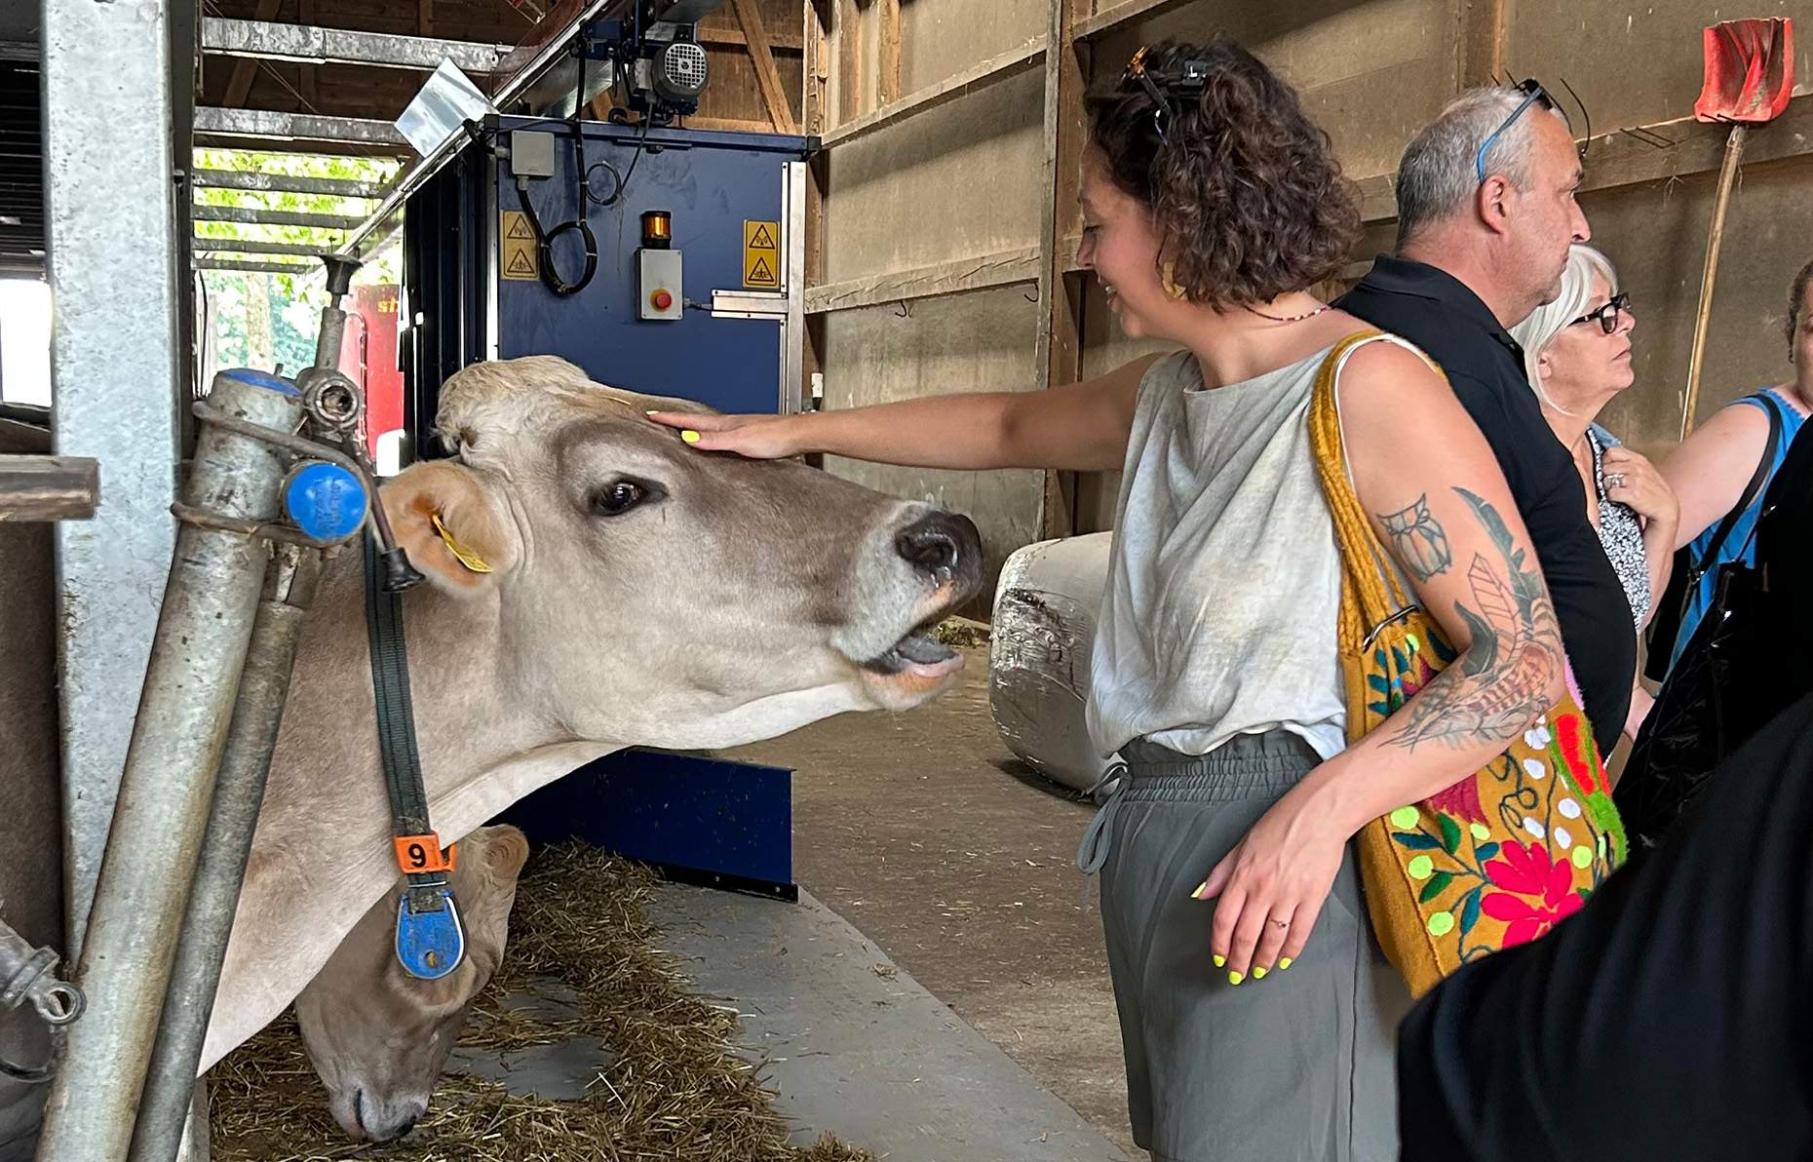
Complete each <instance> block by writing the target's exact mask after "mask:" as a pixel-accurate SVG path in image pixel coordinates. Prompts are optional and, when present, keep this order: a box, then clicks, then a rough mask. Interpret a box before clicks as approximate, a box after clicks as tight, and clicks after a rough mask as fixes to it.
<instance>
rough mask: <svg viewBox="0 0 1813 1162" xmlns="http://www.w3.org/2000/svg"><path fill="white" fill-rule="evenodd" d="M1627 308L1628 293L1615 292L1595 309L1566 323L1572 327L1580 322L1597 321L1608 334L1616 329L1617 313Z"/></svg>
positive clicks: (1628, 306)
mask: <svg viewBox="0 0 1813 1162" xmlns="http://www.w3.org/2000/svg"><path fill="white" fill-rule="evenodd" d="M1628 310H1630V295H1628V294H1615V295H1613V296H1612V298H1611V301H1610V302H1608V303H1606V304H1605V305H1604V306H1602V307H1600V308H1599V309H1598V310H1596V311H1588V312H1587V313H1586V314H1584V315H1581V316H1580V317H1579V318H1578V319H1573V320H1571V321H1570V322H1569V323H1568V326H1570V327H1574V326H1578V325H1579V324H1581V323H1598V324H1599V329H1600V330H1602V331H1604V332H1605V333H1606V334H1607V335H1609V334H1611V333H1612V332H1613V331H1616V330H1617V329H1618V316H1619V314H1621V313H1622V312H1624V311H1628Z"/></svg>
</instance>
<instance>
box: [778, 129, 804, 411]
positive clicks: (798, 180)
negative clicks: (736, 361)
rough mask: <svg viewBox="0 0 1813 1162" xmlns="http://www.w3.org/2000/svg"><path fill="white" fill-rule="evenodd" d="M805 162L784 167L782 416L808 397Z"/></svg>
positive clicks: (782, 194) (800, 408)
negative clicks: (785, 297) (785, 300)
mask: <svg viewBox="0 0 1813 1162" xmlns="http://www.w3.org/2000/svg"><path fill="white" fill-rule="evenodd" d="M806 164H807V163H806V162H803V161H790V162H788V163H787V164H786V165H784V166H782V167H781V174H782V177H781V182H782V185H781V214H782V217H783V218H785V219H786V228H785V229H783V230H782V231H781V243H782V245H784V246H786V248H787V258H786V268H787V282H786V287H787V321H786V323H785V324H784V325H783V326H782V327H781V398H780V411H781V413H782V414H783V415H787V414H792V413H797V412H800V411H803V410H804V409H805V398H806V370H805V368H806Z"/></svg>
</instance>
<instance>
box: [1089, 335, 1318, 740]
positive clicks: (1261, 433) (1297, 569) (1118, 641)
mask: <svg viewBox="0 0 1813 1162" xmlns="http://www.w3.org/2000/svg"><path fill="white" fill-rule="evenodd" d="M1329 350H1332V347H1331V348H1328V349H1324V350H1322V351H1319V352H1317V353H1316V354H1314V355H1312V356H1310V357H1308V358H1306V359H1302V360H1299V361H1298V362H1296V363H1292V364H1290V365H1289V366H1286V367H1280V368H1278V369H1277V370H1275V371H1268V372H1266V373H1265V374H1264V375H1260V376H1256V377H1254V378H1252V379H1248V380H1244V381H1242V382H1240V383H1232V384H1228V385H1227V386H1225V387H1218V388H1212V389H1207V390H1205V389H1204V388H1203V385H1202V375H1201V369H1200V367H1199V366H1198V364H1197V362H1196V358H1195V356H1193V355H1191V354H1190V353H1189V352H1187V351H1183V352H1178V353H1177V354H1174V355H1171V356H1168V357H1166V358H1164V359H1161V360H1159V361H1158V362H1157V363H1155V364H1153V365H1152V367H1151V368H1150V369H1149V370H1148V371H1147V372H1146V375H1145V377H1144V378H1143V379H1142V380H1141V381H1140V387H1139V401H1138V406H1137V408H1136V410H1135V412H1134V417H1133V431H1132V437H1131V439H1130V440H1129V442H1128V445H1127V462H1126V469H1125V473H1126V474H1125V477H1124V478H1123V480H1122V483H1121V494H1120V501H1119V505H1118V508H1117V510H1116V518H1115V526H1114V527H1115V537H1114V552H1113V556H1112V557H1111V558H1110V561H1109V566H1108V583H1107V587H1106V590H1105V591H1104V593H1103V599H1102V611H1101V619H1100V622H1099V624H1098V627H1097V629H1096V636H1095V654H1094V664H1093V667H1092V676H1091V682H1092V690H1091V693H1090V698H1089V707H1088V721H1089V731H1090V735H1091V737H1092V739H1093V740H1094V742H1095V745H1096V747H1097V748H1098V749H1099V750H1100V752H1101V753H1102V754H1103V755H1109V754H1112V753H1113V752H1115V751H1117V750H1119V749H1120V748H1121V747H1122V746H1123V745H1124V744H1126V743H1127V742H1128V741H1129V740H1131V739H1134V738H1140V737H1148V738H1150V739H1151V740H1152V741H1154V742H1157V743H1159V744H1161V745H1164V746H1168V747H1170V748H1171V749H1173V750H1176V751H1180V752H1182V753H1184V754H1192V755H1198V754H1207V753H1208V752H1209V751H1212V750H1214V749H1215V748H1216V747H1218V746H1220V745H1221V744H1222V743H1224V742H1226V741H1227V740H1228V739H1230V738H1232V737H1233V736H1234V735H1237V734H1259V733H1263V732H1265V731H1269V730H1278V729H1282V730H1287V731H1289V732H1291V733H1292V734H1296V735H1300V736H1301V737H1302V738H1304V739H1305V740H1306V741H1308V742H1309V744H1310V745H1311V746H1312V747H1314V748H1315V750H1316V753H1317V754H1319V755H1321V756H1322V757H1323V758H1324V759H1327V758H1329V757H1332V756H1333V755H1335V754H1338V753H1339V752H1340V751H1341V749H1342V748H1343V747H1344V746H1345V745H1346V718H1347V714H1346V708H1345V706H1344V700H1343V694H1342V681H1341V670H1340V659H1339V656H1338V651H1337V645H1336V640H1335V619H1336V615H1337V612H1338V609H1339V606H1340V595H1341V560H1340V551H1339V550H1338V549H1337V548H1336V546H1335V535H1334V524H1333V522H1332V520H1331V519H1330V517H1329V513H1328V505H1327V502H1326V501H1325V500H1324V499H1323V496H1322V486H1321V484H1320V482H1319V481H1318V480H1317V478H1316V468H1315V462H1314V460H1313V459H1312V457H1311V455H1310V448H1309V428H1308V423H1307V417H1308V414H1309V400H1310V389H1311V387H1313V386H1314V384H1315V379H1316V374H1317V372H1318V371H1319V370H1320V369H1321V367H1322V363H1323V360H1325V359H1326V358H1327V356H1328V351H1329Z"/></svg>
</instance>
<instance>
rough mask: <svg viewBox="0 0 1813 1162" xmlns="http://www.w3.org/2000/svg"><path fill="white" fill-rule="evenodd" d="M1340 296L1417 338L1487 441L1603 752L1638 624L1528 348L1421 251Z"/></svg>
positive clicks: (1351, 309) (1620, 707)
mask: <svg viewBox="0 0 1813 1162" xmlns="http://www.w3.org/2000/svg"><path fill="white" fill-rule="evenodd" d="M1335 305H1336V306H1337V307H1340V308H1341V309H1342V310H1344V311H1347V312H1348V313H1350V314H1353V315H1356V316H1358V317H1359V318H1362V319H1364V320H1366V321H1367V322H1368V323H1371V324H1372V325H1373V326H1375V327H1378V328H1380V329H1381V330H1385V331H1390V332H1391V333H1392V334H1394V335H1401V336H1402V337H1404V338H1405V339H1408V340H1410V341H1411V342H1412V343H1415V344H1416V345H1417V346H1418V347H1421V348H1422V349H1423V351H1424V352H1425V353H1427V354H1428V356H1429V357H1430V358H1431V359H1434V360H1435V361H1436V362H1437V363H1438V364H1440V365H1441V367H1442V370H1443V371H1445V372H1446V373H1447V375H1448V382H1449V383H1451V384H1452V385H1453V386H1454V394H1455V395H1456V396H1457V397H1458V398H1459V399H1460V402H1461V405H1462V406H1463V407H1465V408H1466V409H1467V414H1468V415H1470V416H1472V417H1473V422H1474V423H1476V424H1478V425H1479V430H1480V431H1481V432H1483V433H1484V434H1485V437H1486V442H1487V443H1489V444H1491V445H1492V451H1493V453H1494V454H1495V455H1496V456H1497V457H1498V464H1499V467H1500V468H1502V469H1504V474H1505V480H1506V481H1507V482H1508V483H1509V484H1510V486H1511V495H1512V497H1513V498H1515V499H1516V501H1517V508H1518V511H1519V512H1521V513H1522V514H1523V523H1524V526H1525V527H1526V528H1528V529H1529V530H1530V540H1531V542H1532V543H1533V544H1534V545H1535V548H1536V558H1537V560H1538V561H1539V562H1540V563H1541V565H1542V574H1543V577H1544V578H1545V579H1547V581H1548V584H1549V594H1550V596H1551V597H1553V598H1554V601H1555V614H1556V617H1557V619H1558V620H1559V621H1560V622H1561V637H1562V641H1563V644H1564V645H1565V646H1566V648H1567V654H1568V660H1569V661H1570V662H1572V663H1573V667H1574V676H1575V678H1576V679H1577V680H1578V681H1579V683H1580V693H1581V697H1582V699H1583V700H1584V701H1585V703H1586V705H1585V707H1584V709H1585V711H1586V716H1587V717H1588V718H1589V719H1591V720H1592V723H1593V734H1594V736H1595V737H1596V738H1597V739H1598V740H1599V750H1600V753H1602V754H1610V753H1611V749H1612V747H1613V746H1614V745H1616V743H1617V741H1618V732H1619V731H1621V730H1623V729H1624V716H1625V713H1626V711H1628V710H1629V709H1630V687H1631V681H1632V679H1633V678H1634V677H1635V675H1636V670H1637V635H1636V632H1635V630H1634V628H1633V627H1632V624H1631V616H1630V605H1629V603H1628V602H1627V601H1626V600H1625V597H1624V589H1623V587H1622V586H1621V585H1619V583H1618V575H1617V573H1616V572H1614V571H1613V569H1612V563H1611V560H1610V559H1609V558H1607V557H1606V555H1605V549H1604V547H1603V546H1601V545H1600V543H1599V534H1598V533H1597V532H1595V531H1594V529H1593V526H1592V522H1591V521H1589V520H1588V519H1587V515H1586V492H1585V490H1584V489H1583V488H1582V486H1581V483H1580V473H1579V472H1578V471H1576V470H1575V468H1574V458H1573V456H1572V455H1570V454H1569V452H1568V450H1567V449H1566V448H1564V447H1562V446H1561V441H1559V440H1557V439H1556V438H1555V433H1554V431H1553V430H1551V429H1550V427H1549V425H1548V421H1547V420H1545V419H1543V416H1542V408H1541V405H1540V404H1539V403H1538V402H1537V400H1536V395H1535V393H1534V392H1532V391H1531V390H1530V385H1529V381H1528V380H1527V379H1526V378H1525V377H1524V368H1523V349H1522V348H1520V347H1519V346H1518V345H1517V341H1516V340H1515V339H1512V338H1511V336H1510V335H1508V334H1507V333H1506V332H1505V329H1504V327H1502V326H1501V325H1499V322H1498V320H1497V319H1496V318H1495V317H1494V316H1493V314H1492V312H1491V311H1490V310H1488V309H1487V307H1486V304H1485V303H1483V302H1481V301H1480V299H1479V296H1478V295H1476V294H1474V293H1473V292H1472V291H1470V290H1468V289H1467V287H1466V285H1465V284H1464V283H1462V282H1461V281H1460V280H1459V279H1457V278H1455V277H1453V276H1452V275H1450V274H1447V273H1446V272H1444V271H1440V270H1437V269H1436V268H1435V267H1433V266H1427V265H1424V264H1423V263H1420V262H1408V261H1405V260H1403V259H1399V258H1392V257H1390V256H1381V257H1380V258H1379V260H1378V261H1377V262H1376V263H1374V264H1373V268H1372V270H1371V272H1370V273H1368V274H1367V275H1366V277H1365V278H1363V279H1361V280H1360V283H1359V285H1357V286H1355V287H1354V288H1353V290H1351V291H1349V292H1348V293H1347V294H1346V295H1345V296H1343V297H1342V298H1341V299H1340V300H1339V301H1337V302H1336V303H1335ZM1405 419H1406V421H1407V422H1406V425H1405V430H1406V434H1410V433H1413V432H1414V431H1415V426H1414V422H1413V421H1412V420H1411V417H1405Z"/></svg>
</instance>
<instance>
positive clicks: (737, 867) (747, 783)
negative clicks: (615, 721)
mask: <svg viewBox="0 0 1813 1162" xmlns="http://www.w3.org/2000/svg"><path fill="white" fill-rule="evenodd" d="M792 787H793V772H792V771H790V770H787V769H786V768H784V767H769V766H760V765H757V764H754V763H735V762H726V761H724V760H722V759H708V758H700V757H697V756H693V755H681V754H671V753H668V752H666V751H651V750H627V751H619V752H617V753H616V754H612V755H606V756H605V757H604V758H601V759H599V760H597V761H596V762H593V763H590V764H588V765H586V766H584V767H581V768H580V769H579V770H577V771H574V772H573V773H572V774H570V775H568V776H566V777H565V778H563V779H560V780H559V781H557V782H554V783H550V784H548V785H547V786H545V787H543V788H542V789H541V790H539V791H536V792H535V793H534V794H532V795H530V796H529V797H527V798H526V799H523V800H522V801H520V802H518V803H517V804H515V805H514V806H512V807H511V808H510V809H509V810H508V811H506V812H504V814H503V815H502V816H500V817H499V819H498V822H502V823H512V824H515V825H516V826H517V827H520V828H522V829H523V832H524V834H526V835H527V836H528V837H529V840H530V842H531V843H553V842H558V841H561V840H565V839H583V840H585V841H586V842H587V843H591V844H593V845H595V846H598V847H602V848H605V849H606V850H608V851H614V852H617V853H618V854H620V855H625V856H628V857H630V858H631V859H639V860H643V861H645V862H648V863H652V864H655V865H657V866H659V867H661V868H663V869H664V870H666V871H667V872H669V873H670V874H673V875H675V876H677V877H678V878H683V879H690V880H694V881H702V882H707V883H713V884H717V885H720V886H726V887H737V888H744V889H752V890H757V891H762V892H764V893H766V894H770V895H782V896H786V897H788V898H795V897H796V896H797V894H798V889H797V888H796V887H795V886H794V883H793V799H792Z"/></svg>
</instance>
